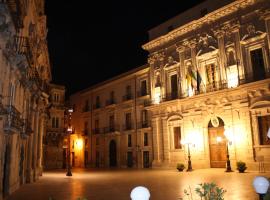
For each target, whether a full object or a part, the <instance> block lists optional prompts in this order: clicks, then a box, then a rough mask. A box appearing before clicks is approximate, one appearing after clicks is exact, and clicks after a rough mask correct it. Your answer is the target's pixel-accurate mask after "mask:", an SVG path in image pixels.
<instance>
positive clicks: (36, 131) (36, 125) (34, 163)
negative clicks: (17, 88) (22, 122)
mask: <svg viewBox="0 0 270 200" xmlns="http://www.w3.org/2000/svg"><path fill="white" fill-rule="evenodd" d="M38 134H39V111H38V110H37V111H36V112H35V120H34V138H33V154H32V168H33V170H34V177H33V178H34V180H36V178H37V175H38V173H37V150H38Z"/></svg>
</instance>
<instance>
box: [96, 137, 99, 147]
mask: <svg viewBox="0 0 270 200" xmlns="http://www.w3.org/2000/svg"><path fill="white" fill-rule="evenodd" d="M96 145H97V146H98V145H99V138H98V137H97V138H96Z"/></svg>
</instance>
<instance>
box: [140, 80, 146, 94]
mask: <svg viewBox="0 0 270 200" xmlns="http://www.w3.org/2000/svg"><path fill="white" fill-rule="evenodd" d="M145 95H147V85H146V80H143V81H141V96H145Z"/></svg>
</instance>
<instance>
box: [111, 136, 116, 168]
mask: <svg viewBox="0 0 270 200" xmlns="http://www.w3.org/2000/svg"><path fill="white" fill-rule="evenodd" d="M116 165H117V159H116V142H115V141H114V140H111V142H110V167H116Z"/></svg>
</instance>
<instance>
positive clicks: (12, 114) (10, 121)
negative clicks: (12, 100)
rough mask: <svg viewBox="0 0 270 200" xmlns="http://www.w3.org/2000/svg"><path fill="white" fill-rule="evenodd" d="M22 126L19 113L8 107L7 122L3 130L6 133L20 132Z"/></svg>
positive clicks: (12, 107)
mask: <svg viewBox="0 0 270 200" xmlns="http://www.w3.org/2000/svg"><path fill="white" fill-rule="evenodd" d="M23 124H24V123H23V120H22V119H21V113H20V112H19V111H18V110H17V109H16V108H15V107H14V106H12V105H10V106H8V107H7V120H6V122H5V124H4V130H5V131H7V132H21V131H22V128H23Z"/></svg>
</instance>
